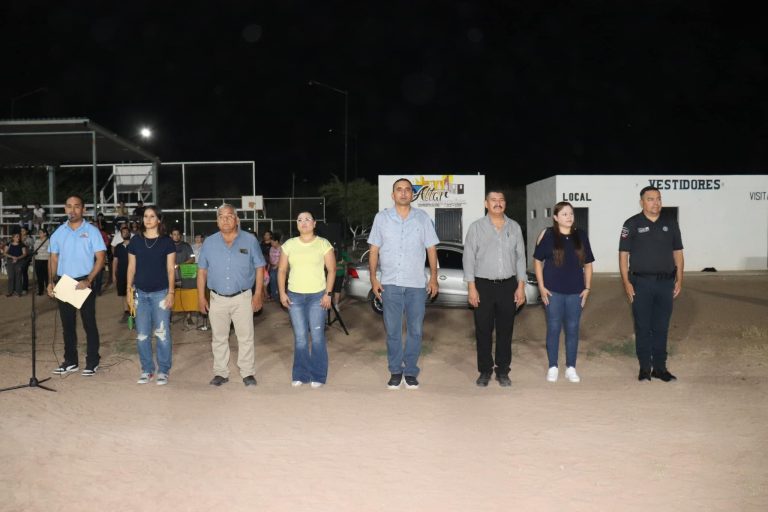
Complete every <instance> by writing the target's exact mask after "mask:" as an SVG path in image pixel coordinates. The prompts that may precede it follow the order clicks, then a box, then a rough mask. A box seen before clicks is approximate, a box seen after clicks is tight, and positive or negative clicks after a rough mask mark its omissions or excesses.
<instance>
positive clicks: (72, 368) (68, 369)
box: [53, 363, 80, 375]
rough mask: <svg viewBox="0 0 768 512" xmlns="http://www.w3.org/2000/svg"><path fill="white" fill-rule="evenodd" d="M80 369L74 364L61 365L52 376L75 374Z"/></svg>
mask: <svg viewBox="0 0 768 512" xmlns="http://www.w3.org/2000/svg"><path fill="white" fill-rule="evenodd" d="M79 369H80V367H79V366H78V365H77V363H75V364H69V363H61V366H59V367H58V368H56V369H55V370H53V374H54V375H66V374H68V373H75V372H76V371H77V370H79Z"/></svg>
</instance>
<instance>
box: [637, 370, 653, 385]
mask: <svg viewBox="0 0 768 512" xmlns="http://www.w3.org/2000/svg"><path fill="white" fill-rule="evenodd" d="M637 380H639V381H641V382H642V381H644V380H651V370H648V369H646V368H640V374H639V375H638V376H637Z"/></svg>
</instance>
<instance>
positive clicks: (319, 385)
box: [309, 380, 323, 389]
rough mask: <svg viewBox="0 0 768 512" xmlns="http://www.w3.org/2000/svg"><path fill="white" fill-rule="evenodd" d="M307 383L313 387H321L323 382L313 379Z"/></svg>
mask: <svg viewBox="0 0 768 512" xmlns="http://www.w3.org/2000/svg"><path fill="white" fill-rule="evenodd" d="M309 385H310V386H312V387H313V388H315V389H317V388H321V387H323V383H322V382H315V381H314V380H313V381H312V382H311V383H310V384H309Z"/></svg>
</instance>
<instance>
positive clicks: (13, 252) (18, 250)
mask: <svg viewBox="0 0 768 512" xmlns="http://www.w3.org/2000/svg"><path fill="white" fill-rule="evenodd" d="M5 254H6V255H8V256H16V257H17V258H18V257H19V256H21V255H22V254H24V244H19V245H13V244H8V247H7V248H6V249H5Z"/></svg>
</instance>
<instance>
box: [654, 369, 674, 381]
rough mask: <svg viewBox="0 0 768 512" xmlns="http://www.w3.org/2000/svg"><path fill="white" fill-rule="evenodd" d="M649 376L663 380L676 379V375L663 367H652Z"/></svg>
mask: <svg viewBox="0 0 768 512" xmlns="http://www.w3.org/2000/svg"><path fill="white" fill-rule="evenodd" d="M651 377H653V378H654V379H661V380H663V381H664V382H669V381H671V380H677V377H675V376H674V375H672V374H671V373H669V370H667V369H666V368H664V369H663V370H657V369H656V368H654V369H653V371H652V372H651ZM648 380H651V379H650V377H649V378H648Z"/></svg>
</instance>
